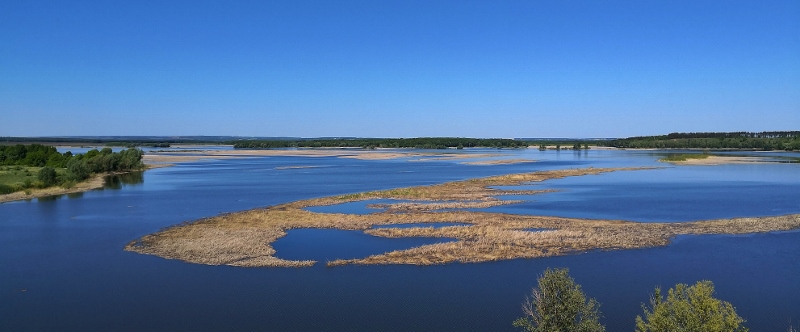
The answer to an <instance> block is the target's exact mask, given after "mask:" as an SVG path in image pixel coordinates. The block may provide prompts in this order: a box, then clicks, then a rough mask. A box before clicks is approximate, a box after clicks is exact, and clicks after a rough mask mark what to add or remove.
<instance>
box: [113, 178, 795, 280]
mask: <svg viewBox="0 0 800 332" xmlns="http://www.w3.org/2000/svg"><path fill="white" fill-rule="evenodd" d="M647 169H654V168H652V167H638V168H606V169H602V168H584V169H567V170H556V171H540V172H532V173H521V174H510V175H502V176H493V177H486V178H477V179H470V180H464V181H454V182H446V183H442V184H437V185H430V186H416V187H407V188H398V189H390V190H380V191H371V192H361V193H355V194H347V195H339V196H329V197H322V198H315V199H308V200H300V201H295V202H290V203H286V204H280V205H276V206H271V207H266V208H257V209H252V210H247V211H241V212H234V213H227V214H222V215H218V216H215V217H209V218H203V219H199V220H195V221H191V222H185V223H181V224H178V225H175V226H172V227H169V228H166V229H164V230H162V231H159V232H156V233H153V234H149V235H145V236H142V237H141V238H139V239H136V240H134V241H131V242H130V243H128V244H127V245H126V246H125V250H126V251H132V252H137V253H140V254H148V255H155V256H159V257H162V258H166V259H177V260H181V261H185V262H190V263H197V264H207V265H230V266H240V267H304V266H312V265H314V264H316V262H314V261H293V260H285V259H282V258H280V257H278V256H276V251H275V249H274V248H273V247H272V245H271V244H272V243H273V242H274V241H275V240H277V239H279V238H281V237H283V236H286V234H287V233H286V232H287V231H289V230H292V229H298V228H330V229H342V230H360V231H363V232H364V233H366V234H369V235H372V236H378V237H386V238H397V237H437V238H453V239H455V241H453V242H446V243H437V244H431V245H423V246H419V247H414V248H409V249H404V250H396V251H391V252H386V253H383V254H378V255H372V256H368V257H363V258H357V259H348V260H335V261H331V262H328V263H327V265H328V266H338V265H348V264H356V265H376V264H377V265H383V264H411V265H436V264H449V263H479V262H489V261H499V260H509V259H518V258H540V257H551V256H562V255H570V254H579V253H582V252H587V251H592V250H621V249H635V248H648V247H656V246H664V245H667V244H669V243H670V242H671V241H672V239H673V238H674V237H676V236H678V235H684V234H748V233H760V232H771V231H784V230H791V229H798V228H800V214H794V215H784V216H777V217H759V218H733V219H719V220H705V221H695V222H684V223H637V222H631V221H624V220H593V219H577V218H562V217H546V216H533V215H514V214H504V213H488V212H471V211H458V210H446V209H447V208H452V207H454V206H455V207H457V206H491V205H494V204H502V202H498V201H500V199H498V198H497V197H496V196H503V195H519V194H525V195H532V194H538V193H541V192H542V191H526V190H497V189H492V187H497V186H514V185H521V184H526V183H531V182H541V181H546V180H550V179H558V178H564V177H571V176H586V175H593V174H601V173H607V172H616V171H635V170H647ZM372 199H396V200H408V201H412V203H411V204H409V203H404V204H395V205H393V206H391V209H389V210H387V211H383V212H374V213H370V214H365V215H359V214H344V213H317V212H311V211H308V210H306V208H307V207H312V206H325V205H334V204H341V203H347V202H358V201H364V200H372ZM453 202H456V203H453ZM459 204H462V205H459ZM387 207H388V206H387ZM442 208H444V209H445V210H442ZM439 222H447V223H460V224H467V226H448V227H441V228H434V227H424V226H420V227H412V228H380V229H373V228H372V227H373V226H375V225H392V224H408V223H439ZM533 228H536V229H547V230H546V231H537V232H533V231H529V229H533Z"/></svg>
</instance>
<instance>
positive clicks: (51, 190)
mask: <svg viewBox="0 0 800 332" xmlns="http://www.w3.org/2000/svg"><path fill="white" fill-rule="evenodd" d="M171 166H175V164H145V168H144V169H142V170H141V172H145V171H147V170H151V169H156V168H162V167H171ZM133 172H139V171H133ZM127 173H130V172H108V173H100V174H94V175H92V176H91V177H89V178H88V179H86V180H85V181H81V182H78V183H76V184H75V185H74V186H72V187H70V188H62V187H60V186H53V187H48V188H42V189H31V193H30V194H26V193H25V191H15V192H13V193H10V194H4V195H0V204H2V203H8V202H16V201H24V200H32V199H38V198H42V197H48V196H60V195H68V194H77V193H82V192H87V191H91V190H95V189H100V188H103V187H104V186H105V179H106V177H108V176H112V175H120V174H127Z"/></svg>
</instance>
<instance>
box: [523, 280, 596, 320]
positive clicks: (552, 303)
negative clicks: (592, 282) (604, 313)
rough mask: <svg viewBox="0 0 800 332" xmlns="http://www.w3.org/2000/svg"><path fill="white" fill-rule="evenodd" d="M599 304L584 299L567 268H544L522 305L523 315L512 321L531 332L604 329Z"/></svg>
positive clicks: (579, 287) (592, 300)
mask: <svg viewBox="0 0 800 332" xmlns="http://www.w3.org/2000/svg"><path fill="white" fill-rule="evenodd" d="M599 307H600V304H599V303H598V302H597V301H596V300H595V299H589V300H588V301H587V300H586V296H585V295H584V293H583V291H582V290H581V286H580V285H578V284H576V283H575V280H574V279H572V277H570V276H569V270H568V269H555V270H551V269H549V268H548V269H547V270H545V271H544V274H543V275H542V276H540V277H539V279H538V288H534V289H533V291H532V294H531V297H530V298H528V299H527V300H526V301H525V303H524V304H523V305H522V311H523V312H524V313H525V316H524V317H521V318H519V319H517V320H515V321H514V326H515V327H520V328H523V329H524V330H525V331H531V332H595V331H605V327H604V326H603V325H601V324H600V322H599V320H600V311H599Z"/></svg>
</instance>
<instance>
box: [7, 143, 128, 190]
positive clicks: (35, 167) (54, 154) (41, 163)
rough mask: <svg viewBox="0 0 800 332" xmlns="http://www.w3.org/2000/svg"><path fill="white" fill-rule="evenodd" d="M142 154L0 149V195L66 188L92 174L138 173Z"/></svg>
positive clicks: (35, 146)
mask: <svg viewBox="0 0 800 332" xmlns="http://www.w3.org/2000/svg"><path fill="white" fill-rule="evenodd" d="M142 155H143V153H142V151H141V150H138V149H132V148H131V149H126V150H122V151H120V152H113V151H112V150H111V148H104V149H102V150H97V149H93V150H90V151H88V152H87V153H85V154H75V155H73V154H72V153H71V152H66V153H60V152H58V151H57V150H56V148H55V147H52V146H47V145H41V144H30V145H22V144H17V145H10V146H0V165H2V166H0V194H9V193H13V192H16V191H26V190H30V189H42V188H47V187H52V186H56V185H59V186H62V187H65V188H69V187H71V186H74V185H75V184H76V183H77V182H81V181H84V180H86V179H88V178H90V177H91V176H92V175H94V174H102V173H109V172H127V171H133V170H139V169H142V168H143V167H144V165H143V164H142Z"/></svg>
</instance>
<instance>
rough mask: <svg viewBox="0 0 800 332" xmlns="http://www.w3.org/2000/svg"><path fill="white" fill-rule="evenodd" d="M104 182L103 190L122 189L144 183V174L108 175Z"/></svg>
mask: <svg viewBox="0 0 800 332" xmlns="http://www.w3.org/2000/svg"><path fill="white" fill-rule="evenodd" d="M105 180H106V182H105V184H103V189H122V187H123V186H125V185H137V184H142V183H144V172H130V173H125V174H115V175H109V176H107V177H106V179H105Z"/></svg>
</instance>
